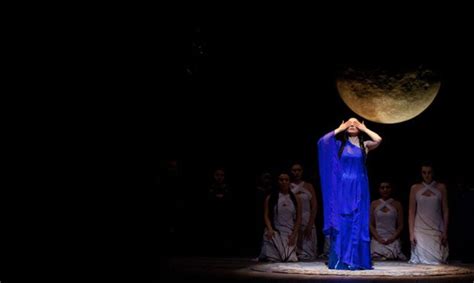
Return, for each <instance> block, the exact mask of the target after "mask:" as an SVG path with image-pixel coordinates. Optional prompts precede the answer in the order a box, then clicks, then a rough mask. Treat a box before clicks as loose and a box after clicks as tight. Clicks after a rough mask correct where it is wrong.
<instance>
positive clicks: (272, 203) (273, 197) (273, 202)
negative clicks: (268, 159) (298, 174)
mask: <svg viewBox="0 0 474 283" xmlns="http://www.w3.org/2000/svg"><path fill="white" fill-rule="evenodd" d="M281 174H284V173H281ZM281 174H280V175H281ZM288 193H289V194H290V198H291V201H292V202H293V205H294V206H295V209H297V208H298V206H297V205H298V204H297V202H296V196H295V194H294V193H293V192H292V191H291V190H289V192H288ZM279 197H280V192H279V191H274V192H272V193H271V194H270V198H269V200H268V216H269V218H270V223H271V224H272V228H273V230H275V231H278V230H277V229H276V228H275V221H274V218H275V215H274V210H275V209H274V207H276V211H275V212H276V214H277V215H278V198H279Z"/></svg>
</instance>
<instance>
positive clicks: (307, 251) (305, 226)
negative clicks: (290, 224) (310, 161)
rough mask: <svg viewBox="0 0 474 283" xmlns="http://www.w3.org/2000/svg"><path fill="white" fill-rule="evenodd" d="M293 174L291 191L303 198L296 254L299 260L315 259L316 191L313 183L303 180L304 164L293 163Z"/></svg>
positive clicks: (316, 246)
mask: <svg viewBox="0 0 474 283" xmlns="http://www.w3.org/2000/svg"><path fill="white" fill-rule="evenodd" d="M291 174H292V177H293V182H292V183H291V185H290V187H291V191H292V192H293V193H294V194H295V195H297V196H299V198H300V200H301V226H300V231H299V233H298V241H297V245H296V255H297V256H298V259H299V260H303V261H310V260H315V259H316V257H317V254H318V253H317V251H318V242H317V234H316V225H315V222H314V220H315V219H316V213H317V209H318V207H317V200H316V193H315V192H314V188H313V185H311V184H310V183H307V182H305V181H303V179H302V176H303V166H302V165H301V164H299V163H295V164H293V166H291Z"/></svg>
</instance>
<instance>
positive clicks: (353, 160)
mask: <svg viewBox="0 0 474 283" xmlns="http://www.w3.org/2000/svg"><path fill="white" fill-rule="evenodd" d="M340 145H341V141H339V140H336V138H335V136H334V131H331V132H330V133H328V134H326V135H324V136H323V137H322V138H321V139H320V140H319V141H318V154H319V173H320V178H321V189H322V195H323V211H324V227H323V233H324V234H325V235H327V236H329V237H330V242H331V247H330V254H329V262H328V267H329V268H330V269H351V270H357V269H372V261H371V257H370V236H369V219H370V218H369V213H370V194H369V182H368V177H367V170H366V167H365V162H364V155H363V153H362V150H361V148H360V147H358V146H356V145H354V144H352V143H351V142H350V141H347V143H346V145H345V147H344V151H343V152H342V155H341V157H340V158H339V156H338V151H339V147H340Z"/></svg>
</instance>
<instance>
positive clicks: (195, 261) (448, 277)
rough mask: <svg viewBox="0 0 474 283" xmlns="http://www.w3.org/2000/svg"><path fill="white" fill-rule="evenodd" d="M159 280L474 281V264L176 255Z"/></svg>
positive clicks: (165, 261) (163, 266)
mask: <svg viewBox="0 0 474 283" xmlns="http://www.w3.org/2000/svg"><path fill="white" fill-rule="evenodd" d="M161 263H162V264H161V270H160V272H161V273H160V281H162V280H166V281H167V282H179V281H176V280H185V281H189V282H190V281H199V282H209V281H213V280H218V281H221V282H228V281H233V282H238V281H241V282H243V281H245V282H249V281H252V282H257V281H258V282H264V281H278V282H284V281H288V282H297V281H315V282H385V281H391V282H399V281H404V282H470V283H473V282H474V264H461V263H450V264H448V265H413V264H408V263H406V262H399V261H375V262H374V269H373V270H361V271H345V270H330V269H328V268H327V266H326V265H325V263H324V261H322V260H318V261H315V262H296V263H262V262H256V261H253V260H252V259H249V258H208V257H173V258H167V259H162V262H161Z"/></svg>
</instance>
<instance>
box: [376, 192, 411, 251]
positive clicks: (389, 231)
mask: <svg viewBox="0 0 474 283" xmlns="http://www.w3.org/2000/svg"><path fill="white" fill-rule="evenodd" d="M379 201H380V204H379V205H378V206H377V207H376V208H375V209H374V217H375V229H376V230H377V234H379V236H380V237H381V238H382V239H384V240H388V239H390V238H391V237H392V236H393V235H394V234H395V232H396V231H397V220H398V211H397V209H396V208H395V207H394V206H393V205H392V203H393V201H394V200H393V199H391V198H390V199H388V200H386V201H384V200H383V199H379ZM370 250H371V254H372V258H384V259H400V260H406V259H407V258H406V256H405V255H404V254H403V253H402V250H401V244H400V239H396V240H395V241H393V242H392V243H390V244H388V245H384V244H381V243H379V242H378V241H377V240H375V239H374V238H372V240H371V243H370Z"/></svg>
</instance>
